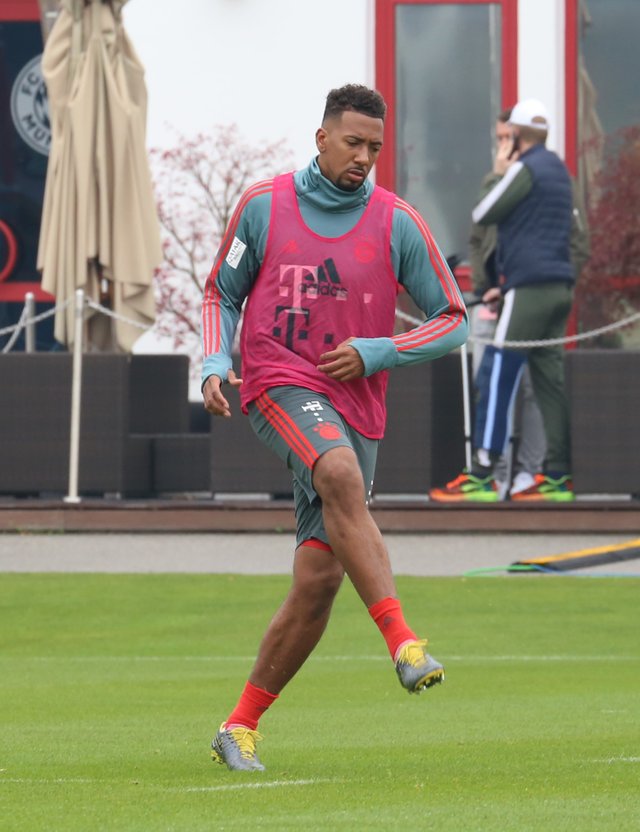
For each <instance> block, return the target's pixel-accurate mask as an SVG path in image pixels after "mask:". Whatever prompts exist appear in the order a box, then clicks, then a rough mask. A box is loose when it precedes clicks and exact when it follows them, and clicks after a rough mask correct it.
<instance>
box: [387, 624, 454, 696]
mask: <svg viewBox="0 0 640 832" xmlns="http://www.w3.org/2000/svg"><path fill="white" fill-rule="evenodd" d="M396 673H397V674H398V679H400V684H401V685H402V687H403V688H406V690H408V691H409V693H420V691H423V690H425V688H430V687H432V686H433V685H439V684H440V683H441V682H444V667H443V666H442V665H441V664H440V662H437V661H436V660H435V659H434V658H433V656H430V655H429V654H428V653H427V640H426V638H425V639H421V640H420V641H410V642H409V643H408V644H405V645H404V647H402V648H401V649H400V652H399V654H398V656H397V658H396Z"/></svg>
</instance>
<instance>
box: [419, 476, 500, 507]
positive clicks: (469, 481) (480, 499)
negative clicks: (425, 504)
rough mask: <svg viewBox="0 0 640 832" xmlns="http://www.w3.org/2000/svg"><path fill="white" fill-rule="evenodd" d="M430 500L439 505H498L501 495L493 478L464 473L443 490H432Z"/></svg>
mask: <svg viewBox="0 0 640 832" xmlns="http://www.w3.org/2000/svg"><path fill="white" fill-rule="evenodd" d="M429 499H431V500H435V501H436V502H437V503H462V502H474V503H497V502H498V500H499V499H500V495H499V494H498V487H497V486H496V481H495V480H494V478H493V477H492V476H488V477H476V476H475V475H474V474H470V473H469V472H468V471H463V472H462V473H461V474H459V475H458V476H457V477H456V478H455V480H451V482H448V483H447V484H446V485H445V486H443V487H442V488H432V489H431V491H429Z"/></svg>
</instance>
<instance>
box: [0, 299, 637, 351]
mask: <svg viewBox="0 0 640 832" xmlns="http://www.w3.org/2000/svg"><path fill="white" fill-rule="evenodd" d="M72 302H73V298H67V300H65V301H62V303H59V304H56V305H55V306H54V307H53V308H52V309H48V310H47V311H46V312H41V313H40V314H39V315H35V316H34V317H32V318H27V317H26V307H25V308H24V309H23V310H22V314H21V316H20V320H19V321H18V323H17V324H13V325H12V326H7V327H4V329H0V336H2V335H8V334H10V333H13V335H12V338H11V339H10V340H9V341H8V342H7V344H5V346H4V347H3V348H2V352H3V353H7V352H9V351H10V350H11V348H12V347H13V345H14V344H15V342H16V341H17V339H18V337H19V335H20V332H21V331H22V330H23V329H24V328H25V327H27V326H31V325H33V324H37V323H40V322H41V321H44V320H45V319H46V318H50V317H51V316H52V315H55V314H57V312H60V311H62V310H63V309H65V308H66V307H67V306H69V305H70V304H71V303H72ZM85 305H86V306H88V307H89V308H90V309H93V310H94V311H96V312H100V313H101V314H103V315H106V316H107V317H109V318H113V319H114V320H116V321H122V323H125V324H129V325H130V326H134V327H136V328H137V329H141V330H145V331H146V330H149V329H151V328H152V326H151V325H149V324H141V323H140V322H139V321H134V320H133V319H132V318H127V317H125V316H124V315H119V314H118V313H117V312H114V311H113V310H112V309H109V308H108V307H106V306H102V305H101V304H100V303H96V301H93V300H91V299H90V298H85ZM396 317H397V318H399V319H400V320H402V321H406V322H407V323H410V324H413V325H414V326H420V325H421V324H423V323H424V321H422V320H420V319H419V318H416V317H414V316H413V315H409V314H407V313H406V312H402V311H401V310H400V309H396ZM636 321H640V312H636V313H634V314H633V315H629V317H628V318H623V319H622V320H621V321H615V322H614V323H611V324H606V325H605V326H601V327H598V328H597V329H592V330H589V332H580V333H578V334H577V335H566V336H565V337H563V338H549V339H547V340H537V341H503V342H502V343H501V344H499V345H496V346H500V347H510V348H513V349H532V348H534V347H555V346H560V345H561V344H571V343H573V342H577V341H587V340H589V339H590V338H596V337H597V336H598V335H604V334H605V333H606V332H613V331H614V330H616V329H622V327H625V326H629V325H630V324H633V323H635V322H636ZM468 341H473V342H475V343H476V344H495V341H494V340H493V339H492V338H479V337H478V336H477V335H469V337H468Z"/></svg>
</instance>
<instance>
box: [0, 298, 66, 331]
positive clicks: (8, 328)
mask: <svg viewBox="0 0 640 832" xmlns="http://www.w3.org/2000/svg"><path fill="white" fill-rule="evenodd" d="M71 303H73V298H67V300H65V301H63V302H62V303H60V304H58V305H57V306H54V307H53V309H47V311H46V312H41V313H40V314H39V315H34V316H33V318H27V319H26V320H25V321H24V322H23V323H20V321H18V323H17V324H13V325H12V326H6V327H5V328H4V329H0V335H8V334H9V333H10V332H15V331H16V330H18V331H19V330H21V329H23V328H24V327H27V326H31V325H32V324H39V323H40V321H44V320H46V319H47V318H51V317H53V315H55V314H56V312H57V311H58V310H60V311H62V310H63V309H66V308H67V306H69V305H70V304H71ZM24 312H25V310H24V309H23V310H22V314H23V315H24ZM20 320H22V317H21V319H20Z"/></svg>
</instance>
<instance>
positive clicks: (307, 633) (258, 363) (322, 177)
mask: <svg viewBox="0 0 640 832" xmlns="http://www.w3.org/2000/svg"><path fill="white" fill-rule="evenodd" d="M385 111H386V105H385V102H384V100H383V99H382V97H381V96H380V94H379V93H378V92H376V91H374V90H371V89H369V88H367V87H365V86H362V85H356V84H349V85H346V86H344V87H342V88H340V89H335V90H331V92H330V93H329V95H328V96H327V100H326V107H325V111H324V116H323V119H322V126H321V127H320V128H319V129H318V130H317V131H316V137H315V138H316V147H317V150H318V155H317V156H316V157H315V158H314V159H313V160H312V161H311V163H310V164H309V166H308V167H306V168H305V169H304V170H300V171H297V172H295V173H289V174H285V175H283V176H278V177H275V179H272V180H269V181H265V182H259V183H257V184H255V185H254V186H252V187H251V188H249V189H248V190H247V191H246V193H245V194H244V195H243V196H242V198H241V199H240V202H239V204H238V206H237V208H236V211H235V213H234V215H233V217H232V218H231V221H230V224H229V227H228V229H227V231H226V233H225V236H224V238H223V240H222V243H221V246H220V249H219V251H218V253H217V255H216V258H215V261H214V264H213V269H212V271H211V274H210V276H209V278H208V280H207V283H206V286H205V290H204V298H203V306H202V327H203V347H204V362H203V370H202V379H203V386H202V393H203V398H204V405H205V407H206V409H207V410H208V411H209V412H211V413H213V414H215V415H218V416H223V417H229V416H230V415H231V412H230V407H229V403H228V401H227V399H226V398H225V396H224V392H223V389H222V384H223V382H228V383H229V385H231V386H232V387H239V392H240V401H241V407H242V410H243V412H245V413H247V414H248V416H249V420H250V422H251V425H252V427H253V429H254V431H255V432H256V434H257V435H258V437H259V438H260V439H261V440H262V441H263V442H264V443H265V444H266V445H267V446H268V447H269V448H271V449H272V450H273V451H274V452H275V453H276V454H277V455H278V456H279V457H280V458H281V459H282V462H283V464H285V465H287V466H288V468H289V469H290V470H291V472H292V476H293V491H294V498H295V514H296V528H297V541H296V542H297V548H296V550H295V554H294V561H293V582H292V586H291V589H290V590H289V593H288V595H287V597H286V598H285V600H284V603H283V604H282V606H281V607H280V609H279V610H278V612H277V613H276V614H275V617H274V618H273V620H272V621H271V623H270V624H269V627H268V628H267V631H266V633H265V635H264V638H263V640H262V643H261V645H260V649H259V652H258V657H257V659H256V662H255V665H254V667H253V670H252V671H251V674H250V676H249V680H248V682H247V683H246V686H245V687H244V690H243V692H242V694H241V696H240V699H239V701H238V703H237V705H236V707H235V708H234V709H233V711H232V712H231V713H230V714H229V715H228V716H227V718H226V720H225V721H224V722H223V723H222V725H221V726H220V729H219V731H218V732H217V734H216V736H215V738H214V740H213V743H212V748H213V752H212V756H213V759H214V760H216V761H218V762H220V763H225V764H226V765H227V766H228V768H230V769H234V770H262V769H264V766H263V765H262V763H261V762H260V760H259V759H258V757H257V755H256V742H257V741H258V740H259V739H261V736H260V735H259V734H258V732H257V728H258V721H259V719H260V718H261V716H262V715H263V714H264V713H265V711H266V710H267V709H268V708H269V707H270V706H271V705H272V704H273V702H274V701H275V700H276V699H277V698H278V695H279V694H280V692H281V691H282V689H283V688H284V687H285V685H286V684H287V683H288V682H289V681H290V679H291V678H292V677H293V676H294V675H295V673H296V672H297V671H298V670H299V669H300V667H301V666H302V664H303V663H304V662H305V660H306V659H307V658H308V656H309V655H310V653H311V651H312V650H313V649H314V647H315V646H316V644H317V643H318V641H319V640H320V637H321V636H322V633H323V632H324V630H325V627H326V625H327V622H328V619H329V615H330V612H331V607H332V604H333V601H334V598H335V596H336V593H337V592H338V589H339V587H340V584H341V582H342V579H343V576H344V573H345V572H346V574H347V575H348V577H349V579H350V580H351V581H352V583H353V585H354V587H355V589H356V591H357V592H358V594H359V596H360V598H361V599H362V601H363V603H364V604H365V605H366V607H367V609H368V611H369V614H370V616H371V618H372V619H373V621H374V622H375V624H376V625H377V626H378V628H379V630H380V632H381V634H382V636H383V638H384V640H385V642H386V645H387V648H388V650H389V653H390V655H391V659H392V661H393V662H394V663H395V669H396V672H397V674H398V677H399V679H400V683H401V685H402V686H403V687H404V688H405V689H406V690H408V691H409V692H410V693H417V692H419V691H421V690H423V689H424V688H428V687H431V686H432V685H434V684H436V683H439V682H441V681H442V680H443V679H444V668H443V667H442V665H441V664H440V663H439V662H438V661H436V660H435V659H434V658H433V657H432V656H430V655H429V653H427V649H426V648H427V641H426V639H419V638H418V636H417V635H416V633H415V632H414V630H413V629H412V628H411V627H410V626H409V624H408V623H407V622H406V621H405V618H404V615H403V611H402V606H401V604H400V601H399V599H398V596H397V593H396V588H395V583H394V579H393V575H392V571H391V566H390V563H389V557H388V553H387V550H386V547H385V544H384V542H383V539H382V536H381V534H380V531H379V529H378V527H377V526H376V524H375V522H374V520H373V518H372V516H371V514H370V512H369V509H368V498H369V496H370V495H371V488H372V484H373V476H374V469H375V462H376V453H377V448H378V443H379V440H380V439H381V437H382V436H383V434H384V427H385V418H386V405H385V392H386V387H387V370H389V369H390V368H392V367H397V366H406V365H410V364H414V363H417V362H420V361H428V360H431V359H434V358H438V357H440V356H442V355H444V354H445V353H447V352H449V351H450V350H452V349H454V348H456V347H458V346H460V345H461V344H462V343H464V341H465V339H466V337H467V333H468V321H467V314H466V309H465V306H464V302H463V300H462V297H461V295H460V292H459V291H458V288H457V286H456V283H455V280H454V279H453V277H452V275H451V272H450V271H449V269H448V267H447V264H446V262H445V259H444V257H443V256H442V254H441V252H440V250H439V249H438V247H437V245H436V243H435V242H434V240H433V238H432V236H431V234H430V232H429V229H428V227H427V224H426V223H425V221H424V220H423V219H422V218H421V217H420V215H419V214H418V212H417V211H416V210H415V209H414V208H412V207H411V206H410V205H408V204H407V203H406V202H404V201H403V200H402V199H400V198H399V197H397V196H396V195H394V194H392V193H390V192H388V191H386V190H383V189H382V188H379V187H374V186H373V185H372V184H371V183H370V182H369V180H368V175H369V173H370V172H371V169H372V168H373V165H374V164H375V161H376V159H377V158H378V155H379V153H380V150H381V149H382V143H383V137H384V118H385ZM400 286H402V287H404V289H406V291H407V292H408V293H409V294H410V296H411V297H412V298H413V300H414V301H415V303H416V304H417V305H418V307H419V308H420V309H422V310H423V311H424V313H425V315H426V321H425V322H424V323H423V324H421V325H420V326H417V327H416V328H415V329H413V330H411V331H409V332H407V333H404V334H401V335H395V336H394V334H393V332H394V319H395V303H396V294H397V292H398V291H399V288H400ZM245 300H246V307H245V310H244V316H243V323H242V331H241V357H242V379H241V378H239V377H238V376H237V375H236V373H235V372H234V370H233V369H232V359H231V347H232V344H233V339H234V334H235V330H236V327H237V325H238V320H239V318H240V312H241V309H242V307H243V304H244V302H245Z"/></svg>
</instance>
